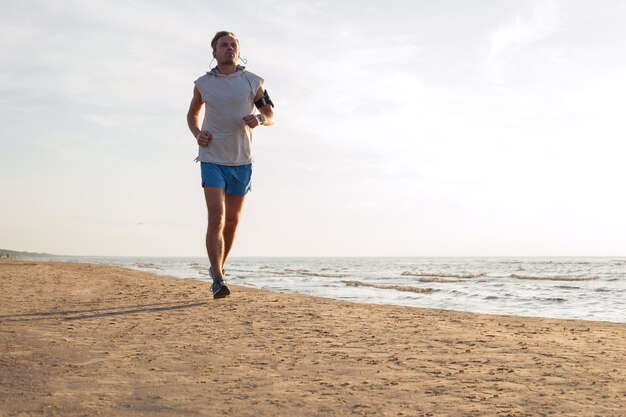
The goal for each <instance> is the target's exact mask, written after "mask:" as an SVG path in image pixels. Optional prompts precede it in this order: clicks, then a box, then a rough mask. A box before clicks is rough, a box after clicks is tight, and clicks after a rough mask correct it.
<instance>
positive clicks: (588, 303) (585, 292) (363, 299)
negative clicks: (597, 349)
mask: <svg viewBox="0 0 626 417" xmlns="http://www.w3.org/2000/svg"><path fill="white" fill-rule="evenodd" d="M55 260H64V261H71V262H90V263H101V264H110V265H117V266H122V267H127V268H131V269H137V270H141V271H148V272H153V273H156V274H160V275H170V276H174V277H178V278H181V279H188V278H193V279H199V280H205V281H209V280H210V277H209V274H208V270H207V268H208V260H207V259H206V258H173V257H165V258H131V257H63V258H55ZM225 272H226V280H227V282H231V283H232V284H236V285H242V286H247V287H253V288H260V289H266V290H270V291H279V292H287V293H300V294H309V295H314V296H319V297H328V298H335V299H338V300H346V301H354V302H360V303H376V304H393V305H402V306H412V307H428V308H438V309H445V310H457V311H468V312H476V313H492V314H510V315H517V316H537V317H552V318H564V319H583V320H601V321H611V322H619V323H626V258H232V259H229V260H228V263H227V265H226V268H225ZM208 296H209V294H208V293H207V297H208Z"/></svg>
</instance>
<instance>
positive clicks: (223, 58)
mask: <svg viewBox="0 0 626 417" xmlns="http://www.w3.org/2000/svg"><path fill="white" fill-rule="evenodd" d="M213 56H214V57H215V59H216V60H217V63H218V64H221V65H229V64H230V65H235V63H236V62H237V59H239V45H238V44H237V39H235V38H233V37H232V36H222V37H221V38H219V39H218V40H217V44H216V45H215V52H213Z"/></svg>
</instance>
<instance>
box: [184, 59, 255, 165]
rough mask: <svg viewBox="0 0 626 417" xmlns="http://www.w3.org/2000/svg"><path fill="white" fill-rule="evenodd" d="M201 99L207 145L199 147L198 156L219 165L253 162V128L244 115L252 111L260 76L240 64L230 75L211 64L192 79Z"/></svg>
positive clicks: (199, 158)
mask: <svg viewBox="0 0 626 417" xmlns="http://www.w3.org/2000/svg"><path fill="white" fill-rule="evenodd" d="M194 84H195V85H196V87H197V88H198V90H199V91H200V95H201V96H202V101H203V102H204V121H203V122H202V130H203V131H206V132H210V133H211V135H212V136H213V139H211V140H210V141H209V146H206V147H199V152H198V160H200V161H202V162H212V163H214V164H220V165H230V166H236V165H246V164H249V163H251V162H252V129H250V128H249V127H248V126H246V124H245V123H244V121H243V119H242V118H243V116H245V115H248V114H254V112H255V106H254V97H255V95H256V92H257V91H258V90H259V88H260V87H262V86H263V78H261V77H259V76H258V75H256V74H253V73H251V72H248V71H246V70H245V67H242V66H239V67H238V68H237V71H235V72H234V73H232V74H230V75H223V74H221V73H220V72H219V71H217V68H213V69H212V70H211V71H210V72H207V73H206V74H205V75H203V76H202V77H200V78H198V79H197V80H196V81H194Z"/></svg>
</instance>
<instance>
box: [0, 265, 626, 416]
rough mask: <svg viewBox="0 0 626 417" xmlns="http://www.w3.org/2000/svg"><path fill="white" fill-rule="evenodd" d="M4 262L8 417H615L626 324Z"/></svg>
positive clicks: (624, 378)
mask: <svg viewBox="0 0 626 417" xmlns="http://www.w3.org/2000/svg"><path fill="white" fill-rule="evenodd" d="M232 289H233V294H232V295H231V296H230V297H228V298H226V299H223V300H212V299H210V298H209V297H208V294H209V283H208V282H204V281H200V280H194V279H180V278H174V277H165V276H161V275H157V274H152V273H147V272H140V271H137V270H131V269H124V268H121V267H113V266H104V265H96V264H83V263H57V262H56V261H55V262H42V261H38V260H29V261H15V260H10V261H6V260H3V261H2V262H0V301H1V303H0V348H1V350H0V370H1V372H0V416H2V417H4V415H3V413H4V414H5V415H14V414H15V415H17V414H19V413H25V414H26V415H29V414H41V413H45V415H59V416H60V415H83V414H89V415H93V414H99V413H100V414H102V413H104V414H108V415H110V414H115V415H120V416H126V415H128V416H130V415H174V414H176V415H178V414H184V415H229V416H230V415H232V416H247V415H250V416H252V415H257V416H258V415H337V416H343V415H346V416H347V415H384V416H386V415H389V416H391V415H394V416H395V415H428V414H429V413H430V414H434V415H484V414H491V415H494V414H500V415H514V416H516V415H542V414H549V413H559V414H561V415H578V416H580V415H618V414H619V413H620V412H621V411H622V410H623V408H624V407H626V375H625V374H626V372H625V371H624V367H623V358H624V357H625V356H626V347H625V346H624V343H623V340H626V325H625V324H622V323H614V322H606V321H587V320H577V319H547V318H537V317H522V316H508V315H488V314H479V313H467V312H457V311H450V310H433V309H428V308H420V307H403V306H394V305H381V304H364V303H357V302H349V301H339V300H334V299H328V298H319V297H313V296H308V295H300V294H293V293H278V292H269V291H264V290H258V289H253V288H249V287H240V286H233V288H232Z"/></svg>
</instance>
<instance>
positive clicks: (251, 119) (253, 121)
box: [242, 114, 260, 129]
mask: <svg viewBox="0 0 626 417" xmlns="http://www.w3.org/2000/svg"><path fill="white" fill-rule="evenodd" d="M242 119H243V121H244V123H245V124H246V125H248V127H250V128H252V129H254V128H255V127H257V126H259V124H260V123H259V119H258V117H256V115H255V114H249V115H247V116H243V117H242Z"/></svg>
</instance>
